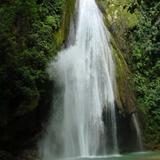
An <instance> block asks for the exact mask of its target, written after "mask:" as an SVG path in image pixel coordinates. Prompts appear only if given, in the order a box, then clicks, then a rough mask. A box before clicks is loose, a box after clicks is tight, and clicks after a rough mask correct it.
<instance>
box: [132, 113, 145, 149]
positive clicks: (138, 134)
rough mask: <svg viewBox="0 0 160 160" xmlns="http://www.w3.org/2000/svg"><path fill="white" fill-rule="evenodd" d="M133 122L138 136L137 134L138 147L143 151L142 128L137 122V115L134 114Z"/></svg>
mask: <svg viewBox="0 0 160 160" xmlns="http://www.w3.org/2000/svg"><path fill="white" fill-rule="evenodd" d="M132 121H133V124H134V127H135V130H136V134H137V142H138V146H139V150H141V151H142V150H143V144H142V138H141V130H140V126H139V123H138V120H137V116H136V113H133V114H132Z"/></svg>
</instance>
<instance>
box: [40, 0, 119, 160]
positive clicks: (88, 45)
mask: <svg viewBox="0 0 160 160" xmlns="http://www.w3.org/2000/svg"><path fill="white" fill-rule="evenodd" d="M76 6H77V7H76V11H77V15H76V16H77V17H76V19H77V24H76V30H75V38H74V42H72V40H70V39H69V45H67V46H68V47H67V48H66V49H64V50H62V51H61V52H60V53H59V54H58V57H57V60H56V61H55V60H54V61H53V62H52V63H51V64H50V67H49V73H50V74H51V75H53V74H55V75H57V76H58V78H57V79H58V80H57V81H58V83H59V84H60V86H61V87H62V88H63V95H62V97H63V98H62V101H63V102H62V103H61V105H62V107H60V106H59V107H60V108H62V113H61V114H62V115H63V118H62V119H61V120H59V127H58V130H56V133H54V134H53V132H54V130H55V129H53V127H54V128H56V126H55V117H54V116H53V118H52V119H51V120H50V125H49V127H48V133H47V135H46V138H45V140H44V142H43V145H42V152H43V153H42V154H43V158H42V159H43V160H51V159H53V158H54V157H55V154H56V153H55V152H57V148H58V150H59V151H58V153H59V152H60V154H59V155H60V157H88V156H98V155H108V154H118V144H117V126H116V116H115V104H114V103H115V96H114V89H115V86H116V84H115V65H114V61H113V58H112V51H111V48H110V41H109V32H108V30H107V28H106V27H105V24H104V22H103V16H102V14H101V12H100V10H99V8H98V7H97V4H96V2H95V0H79V1H77V5H76ZM72 27H73V25H72ZM71 37H72V36H69V38H71ZM71 42H72V43H71ZM56 123H58V122H56ZM53 139H54V141H53ZM57 141H58V142H57ZM57 144H58V147H57V146H56V145H57ZM58 153H57V154H58Z"/></svg>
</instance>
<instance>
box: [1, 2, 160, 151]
mask: <svg viewBox="0 0 160 160" xmlns="http://www.w3.org/2000/svg"><path fill="white" fill-rule="evenodd" d="M67 1H68V3H67V4H66V2H67ZM101 1H102V4H103V6H104V8H105V9H106V15H107V16H106V17H107V19H108V21H109V23H110V24H111V25H110V26H109V29H110V31H111V32H112V34H113V37H114V38H115V41H116V44H117V46H118V48H119V49H120V50H121V52H123V53H124V57H125V59H126V60H127V63H128V65H129V66H130V69H131V73H132V78H131V79H132V80H133V81H134V83H135V89H134V91H135V94H136V98H137V101H138V102H137V106H138V107H137V108H139V109H140V111H141V112H142V113H143V117H142V119H144V120H145V123H144V125H143V126H144V137H145V141H146V147H148V148H153V149H157V148H160V146H159V143H160V74H159V73H160V42H159V39H160V2H159V0H154V1H149V0H137V1H136V0H135V1H131V0H119V1H117V0H108V1H106V0H101ZM72 3H73V1H72V0H0V130H2V129H3V130H4V129H6V128H7V126H8V125H9V124H10V123H11V122H12V121H13V120H14V119H16V118H17V117H21V116H22V117H23V116H24V115H25V114H28V113H30V112H33V111H34V110H36V109H37V108H38V107H39V106H41V107H45V106H46V103H47V102H46V101H47V99H48V92H50V90H51V82H50V81H49V79H48V75H47V74H46V67H47V64H48V62H49V61H50V60H51V59H52V58H53V57H54V56H55V55H56V54H57V52H58V50H59V48H60V46H61V45H62V43H63V41H64V36H66V35H65V34H64V35H63V33H62V32H63V31H62V30H65V28H67V27H68V26H69V14H71V13H70V11H71V10H73V8H72V6H73V5H71V4H72ZM70 7H71V8H70ZM65 10H66V13H64V11H65ZM67 14H68V15H67ZM65 16H66V17H65ZM64 17H65V18H64ZM64 20H66V21H67V22H64ZM64 23H66V24H67V25H66V26H65V28H64ZM44 100H45V102H44ZM47 105H48V104H47ZM18 127H19V126H18ZM13 129H15V128H14V127H13V128H11V130H13ZM1 134H3V133H0V137H1ZM5 134H6V132H5ZM0 142H1V138H0Z"/></svg>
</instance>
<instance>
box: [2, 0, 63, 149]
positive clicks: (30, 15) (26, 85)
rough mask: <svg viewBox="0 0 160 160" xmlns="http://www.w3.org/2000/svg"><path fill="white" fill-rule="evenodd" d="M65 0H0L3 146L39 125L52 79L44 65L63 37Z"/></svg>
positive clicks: (18, 141)
mask: <svg viewBox="0 0 160 160" xmlns="http://www.w3.org/2000/svg"><path fill="white" fill-rule="evenodd" d="M65 3H66V1H64V0H50V1H48V0H14V1H13V0H7V1H6V0H1V1H0V19H1V20H0V130H1V131H2V132H1V133H0V148H1V147H2V149H3V148H5V147H6V148H7V149H8V148H10V149H11V150H13V148H15V147H14V146H16V144H17V143H18V144H17V146H18V147H19V148H21V146H22V145H23V142H24V141H25V140H26V141H27V139H26V138H27V137H28V136H30V137H32V138H33V135H34V133H35V132H37V128H38V127H40V126H41V124H40V123H41V122H40V118H41V117H42V116H41V115H44V111H46V110H48V106H49V103H50V102H51V100H50V99H51V98H52V94H51V93H50V92H52V82H51V81H50V80H49V78H48V75H47V74H46V67H47V64H48V63H49V61H50V60H51V59H52V58H53V57H54V56H55V55H56V54H57V52H58V50H59V48H60V47H61V44H62V42H63V35H62V32H63V31H62V28H63V17H64V10H65V8H64V7H65ZM39 110H40V111H39ZM39 112H41V113H40V115H39ZM43 117H44V116H43ZM17 137H18V138H17ZM24 139H25V140H24ZM8 143H9V145H7V144H8ZM20 144H21V145H20Z"/></svg>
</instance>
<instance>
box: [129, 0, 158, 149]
mask: <svg viewBox="0 0 160 160" xmlns="http://www.w3.org/2000/svg"><path fill="white" fill-rule="evenodd" d="M139 5H140V6H139V8H138V9H139V10H140V11H141V13H142V17H141V19H140V21H139V23H138V24H137V26H136V27H134V28H133V29H132V30H131V32H130V35H131V42H132V50H133V52H132V53H133V54H132V55H131V62H132V63H131V64H130V65H131V67H132V70H133V72H134V74H133V79H134V81H135V85H136V89H135V90H136V94H137V98H138V101H139V104H140V106H141V109H142V111H143V112H144V114H145V120H146V127H145V136H146V141H148V142H151V143H152V144H151V145H152V146H156V145H157V146H158V144H159V142H160V74H159V71H160V42H159V39H160V32H159V31H160V20H159V16H160V15H159V13H160V2H158V1H152V2H151V3H150V2H149V3H148V1H141V4H140V3H139ZM131 10H132V9H131ZM148 142H147V143H148ZM149 147H150V146H149Z"/></svg>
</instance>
